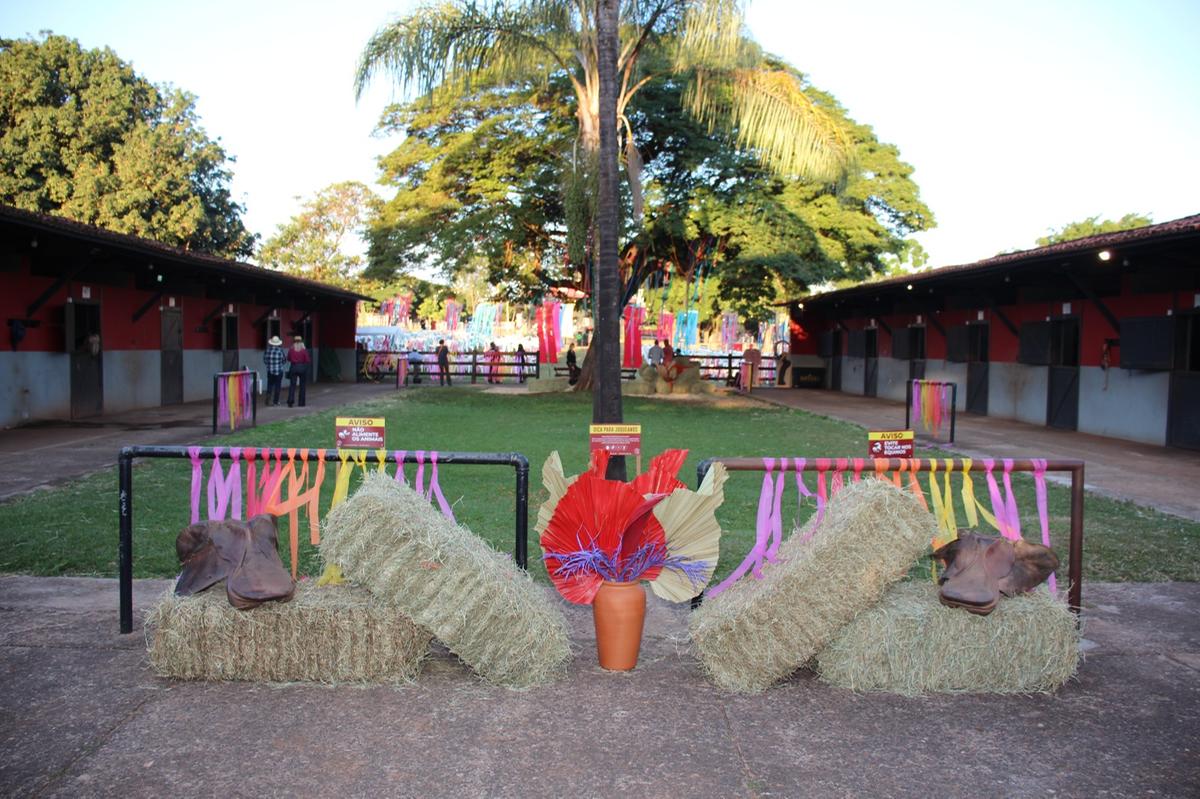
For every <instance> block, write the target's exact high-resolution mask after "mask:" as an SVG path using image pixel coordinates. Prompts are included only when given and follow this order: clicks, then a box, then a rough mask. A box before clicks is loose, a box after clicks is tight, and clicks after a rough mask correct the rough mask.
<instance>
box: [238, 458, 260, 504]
mask: <svg viewBox="0 0 1200 799" xmlns="http://www.w3.org/2000/svg"><path fill="white" fill-rule="evenodd" d="M242 457H243V458H245V460H246V518H248V519H252V518H254V517H255V516H257V515H258V514H259V512H260V511H259V507H258V506H259V499H258V496H257V495H255V493H254V484H255V479H256V478H257V476H258V475H257V468H258V467H257V466H256V465H255V463H254V461H255V459H256V458H257V457H258V450H256V449H255V448H254V447H246V448H244V449H243V450H242Z"/></svg>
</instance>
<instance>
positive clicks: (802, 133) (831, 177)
mask: <svg viewBox="0 0 1200 799" xmlns="http://www.w3.org/2000/svg"><path fill="white" fill-rule="evenodd" d="M684 105H685V106H686V107H687V108H688V110H690V111H691V112H692V113H693V114H694V115H695V116H696V117H697V118H698V119H700V120H701V121H703V122H705V123H706V124H707V125H708V127H709V130H710V131H716V130H720V131H724V132H726V133H731V134H732V135H733V138H734V139H735V140H736V141H737V143H738V144H739V145H740V146H742V147H745V148H747V149H749V150H752V151H754V152H755V153H756V154H757V156H758V158H759V160H760V161H761V162H762V163H763V165H764V166H766V167H767V168H768V169H770V170H771V171H772V172H774V173H776V174H778V175H780V176H785V177H797V176H799V177H805V178H808V179H810V180H814V181H819V182H825V183H835V184H841V183H842V182H843V181H844V180H845V176H846V174H847V173H848V172H849V170H850V168H851V166H852V162H853V157H854V156H853V153H854V147H853V142H852V141H851V140H850V138H849V136H848V134H847V133H846V131H845V129H844V127H843V126H842V125H841V124H839V123H838V121H837V120H836V119H834V118H833V117H831V116H830V115H828V114H826V113H825V112H824V111H822V110H821V109H820V108H819V107H817V106H816V105H815V104H814V103H813V101H812V100H811V99H810V98H809V97H808V96H807V95H806V94H805V93H804V91H803V87H802V86H801V85H800V81H799V79H798V78H797V77H796V75H795V74H793V73H792V72H789V71H786V70H777V69H774V70H773V69H747V68H740V69H734V70H714V69H696V70H694V71H693V78H692V81H691V83H690V84H689V86H688V88H687V90H686V91H685V92H684Z"/></svg>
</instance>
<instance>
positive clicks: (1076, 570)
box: [693, 457, 1084, 615]
mask: <svg viewBox="0 0 1200 799" xmlns="http://www.w3.org/2000/svg"><path fill="white" fill-rule="evenodd" d="M817 460H818V459H817V458H808V459H807V463H806V464H805V467H804V471H806V472H808V471H817V470H818V465H817ZM830 460H836V459H830ZM848 460H850V461H851V462H852V461H853V460H854V459H852V458H851V459H848ZM859 460H861V461H863V462H864V464H865V467H867V468H865V469H864V474H865V473H867V469H868V468H869V471H870V472H872V473H874V472H875V470H876V464H879V465H881V466H883V467H884V470H885V471H888V472H894V471H896V470H897V469H900V468H901V467H902V466H903V467H904V469H905V470H906V471H908V472H910V473H918V474H919V473H922V472H930V471H933V469H934V466H933V465H932V464H931V462H930V459H929V458H913V459H911V460H906V459H900V458H886V459H883V458H881V459H871V458H861V459H859ZM884 461H886V464H885V463H884ZM715 462H720V463H722V464H724V466H725V468H726V469H728V470H729V471H731V472H762V471H766V468H767V467H766V465H765V464H764V463H763V460H762V458H721V457H717V458H706V459H705V460H703V461H701V462H700V464H699V465H698V466H697V467H696V485H697V486H699V485H700V484H701V483H703V482H704V475H706V474H708V469H709V467H710V466H712V464H713V463H715ZM964 465H965V461H962V460H959V459H957V458H955V459H953V460H951V462H950V467H949V468H950V469H951V470H953V471H960V470H961V469H962V468H963V466H964ZM1045 465H1046V471H1047V472H1070V473H1071V532H1070V538H1069V543H1068V545H1067V580H1068V583H1069V587H1068V589H1067V604H1068V605H1069V606H1070V608H1071V610H1072V611H1073V612H1074V613H1075V614H1076V615H1078V614H1079V609H1080V608H1081V607H1082V605H1081V603H1082V601H1083V600H1082V581H1083V467H1084V463H1083V461H1079V460H1048V461H1046V462H1045ZM937 468H940V469H942V470H943V471H944V470H945V468H946V466H945V460H944V459H938V466H937ZM1035 468H1036V466H1035V464H1034V462H1033V461H1032V460H1014V461H1013V464H1012V470H1013V471H1014V472H1033V471H1034V470H1035ZM986 470H987V466H986V465H985V464H984V463H983V462H982V460H981V459H978V458H976V459H974V460H972V462H971V465H970V471H972V472H983V471H986ZM694 604H695V603H694V602H693V606H694Z"/></svg>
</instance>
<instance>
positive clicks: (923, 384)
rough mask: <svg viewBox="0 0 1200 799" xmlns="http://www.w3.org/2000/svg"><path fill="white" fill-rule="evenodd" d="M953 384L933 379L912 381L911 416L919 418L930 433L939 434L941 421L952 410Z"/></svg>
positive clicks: (915, 418) (947, 416)
mask: <svg viewBox="0 0 1200 799" xmlns="http://www.w3.org/2000/svg"><path fill="white" fill-rule="evenodd" d="M953 397H954V384H953V383H942V382H938V381H934V380H914V381H912V418H913V420H914V423H915V422H916V421H917V420H920V422H921V426H922V427H923V428H924V429H925V431H926V432H928V433H929V434H930V435H933V436H938V435H940V434H941V429H942V424H943V422H944V421H945V420H946V419H947V418H949V416H950V414H951V413H952V412H953V407H952V406H953V401H954V400H953Z"/></svg>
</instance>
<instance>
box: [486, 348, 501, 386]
mask: <svg viewBox="0 0 1200 799" xmlns="http://www.w3.org/2000/svg"><path fill="white" fill-rule="evenodd" d="M485 357H486V358H487V362H488V382H489V383H499V382H500V348H499V347H497V346H496V342H494V341H493V342H492V346H490V347H488V351H487V355H486V356H485Z"/></svg>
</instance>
